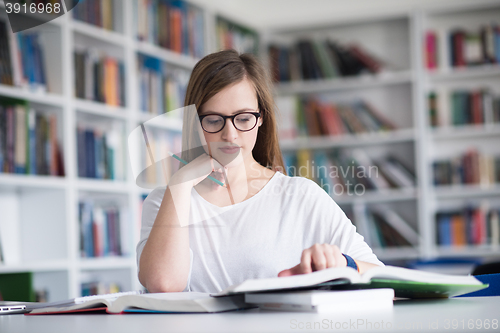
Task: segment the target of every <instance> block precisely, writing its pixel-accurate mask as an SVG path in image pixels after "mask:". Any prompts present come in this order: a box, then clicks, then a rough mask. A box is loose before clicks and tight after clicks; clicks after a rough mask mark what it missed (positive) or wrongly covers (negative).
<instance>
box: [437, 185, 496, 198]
mask: <svg viewBox="0 0 500 333" xmlns="http://www.w3.org/2000/svg"><path fill="white" fill-rule="evenodd" d="M434 191H435V193H436V197H438V198H439V199H453V198H457V199H458V198H476V197H491V196H500V184H496V185H491V186H488V187H486V186H481V185H476V184H474V185H443V186H435V187H434Z"/></svg>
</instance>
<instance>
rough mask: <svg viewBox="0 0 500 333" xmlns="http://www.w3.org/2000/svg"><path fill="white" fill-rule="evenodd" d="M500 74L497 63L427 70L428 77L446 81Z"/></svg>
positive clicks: (435, 80) (432, 79)
mask: <svg viewBox="0 0 500 333" xmlns="http://www.w3.org/2000/svg"><path fill="white" fill-rule="evenodd" d="M497 75H500V66H499V65H480V66H475V67H463V68H450V69H448V70H438V71H436V72H428V76H429V79H430V80H431V81H434V82H446V81H454V80H463V79H478V78H479V79H481V78H487V77H492V76H497Z"/></svg>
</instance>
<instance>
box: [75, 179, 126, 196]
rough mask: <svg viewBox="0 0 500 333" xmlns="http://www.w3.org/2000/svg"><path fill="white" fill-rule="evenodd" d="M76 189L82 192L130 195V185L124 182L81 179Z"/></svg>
mask: <svg viewBox="0 0 500 333" xmlns="http://www.w3.org/2000/svg"><path fill="white" fill-rule="evenodd" d="M76 187H77V188H78V190H80V191H91V192H101V193H118V194H120V193H121V194H128V190H129V187H128V184H127V183H126V182H124V181H116V180H108V179H85V178H83V179H82V178H79V179H78V181H77V182H76Z"/></svg>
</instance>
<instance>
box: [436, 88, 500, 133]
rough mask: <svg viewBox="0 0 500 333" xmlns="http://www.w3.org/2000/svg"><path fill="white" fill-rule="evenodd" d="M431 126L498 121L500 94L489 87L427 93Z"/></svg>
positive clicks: (486, 123)
mask: <svg viewBox="0 0 500 333" xmlns="http://www.w3.org/2000/svg"><path fill="white" fill-rule="evenodd" d="M428 109H429V119H430V123H431V126H433V127H439V126H443V127H444V126H451V125H453V126H461V125H488V124H498V123H500V96H494V95H493V94H492V93H491V91H490V90H489V89H486V88H485V89H477V90H460V91H453V92H451V94H450V95H445V94H444V93H443V95H440V94H437V93H436V92H434V91H433V92H431V93H429V96H428Z"/></svg>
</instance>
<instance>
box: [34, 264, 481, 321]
mask: <svg viewBox="0 0 500 333" xmlns="http://www.w3.org/2000/svg"><path fill="white" fill-rule="evenodd" d="M487 287H488V285H487V284H483V283H482V282H481V281H479V280H478V279H476V278H475V277H473V276H454V275H445V274H437V273H430V272H423V271H417V270H412V269H406V268H401V267H394V266H385V267H376V268H373V269H370V270H369V271H367V272H366V273H364V274H362V275H361V274H359V273H358V272H356V270H354V269H352V268H350V267H342V268H327V269H324V270H320V271H315V272H312V273H310V274H300V275H294V276H288V277H280V278H278V277H275V278H265V279H251V280H246V281H244V282H242V283H239V284H235V285H232V286H230V287H228V288H226V289H225V290H223V291H221V292H219V293H216V294H206V293H197V292H189V293H185V292H184V293H157V294H155V293H153V294H138V293H137V292H126V293H119V294H116V296H115V295H113V294H111V295H100V296H99V295H98V296H90V297H83V298H81V299H74V300H69V301H63V302H55V303H52V304H50V303H49V304H46V305H44V304H36V303H35V304H29V303H28V304H26V307H27V312H30V313H29V314H30V315H42V314H56V313H73V312H81V311H99V312H107V313H129V312H132V313H134V312H139V313H145V312H146V313H166V312H168V313H172V312H176V313H193V312H222V311H230V310H238V309H248V308H252V307H257V306H258V307H260V308H263V309H272V310H285V311H307V312H331V313H335V314H338V313H339V312H340V313H342V315H349V314H351V315H358V314H359V313H360V311H361V312H364V314H366V311H369V313H372V312H376V313H380V311H384V310H389V313H390V312H391V310H392V306H393V299H394V296H396V297H404V298H446V297H453V296H457V295H463V294H467V293H470V292H474V291H477V290H482V289H485V288H487Z"/></svg>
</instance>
